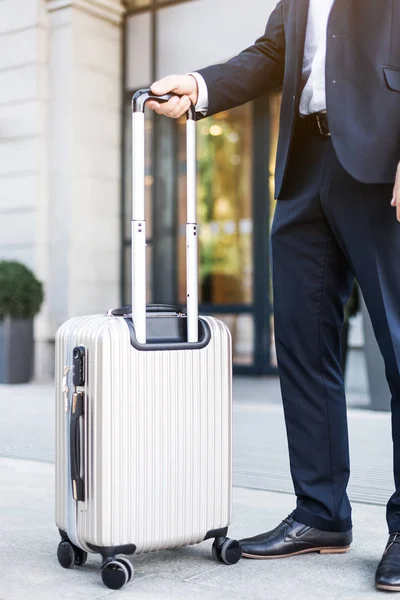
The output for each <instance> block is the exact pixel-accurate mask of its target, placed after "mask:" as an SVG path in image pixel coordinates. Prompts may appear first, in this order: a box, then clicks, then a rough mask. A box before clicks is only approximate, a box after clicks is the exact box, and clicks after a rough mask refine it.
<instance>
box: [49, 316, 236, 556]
mask: <svg viewBox="0 0 400 600" xmlns="http://www.w3.org/2000/svg"><path fill="white" fill-rule="evenodd" d="M203 319H204V321H206V322H207V323H208V325H209V327H210V329H211V341H210V343H209V344H208V345H207V346H206V347H205V348H203V349H196V350H167V351H139V350H136V349H135V348H134V347H133V346H132V345H131V340H130V332H129V328H128V326H127V323H126V322H125V320H124V319H122V318H119V317H113V316H104V315H95V316H88V317H79V318H74V319H71V320H69V321H67V322H66V323H64V325H62V326H61V327H60V329H59V331H58V333H57V338H56V420H57V430H56V523H57V526H58V528H59V529H60V530H63V531H65V532H66V533H67V534H68V536H69V537H70V539H71V540H72V541H74V543H76V544H78V545H79V546H80V547H81V548H83V549H85V550H89V551H90V547H88V544H91V545H93V546H98V547H110V546H111V547H115V546H123V545H126V544H134V545H135V546H136V552H137V553H141V552H148V551H152V550H161V549H166V548H174V547H179V546H185V545H189V544H195V543H198V542H201V541H202V540H203V539H204V537H205V536H206V534H207V532H208V531H210V530H218V529H221V528H225V527H227V526H228V525H229V523H230V521H231V487H232V480H231V479H232V475H231V473H232V464H231V463H232V453H231V436H232V433H231V429H232V425H231V423H232V376H231V373H232V364H231V337H230V333H229V330H228V329H227V327H226V326H225V325H224V324H223V323H222V322H221V321H218V320H217V319H215V318H212V317H204V318H203ZM79 345H82V346H84V347H85V348H86V382H85V386H84V391H85V416H84V418H83V423H84V426H83V429H84V435H83V439H84V444H83V447H84V479H85V488H86V489H85V501H84V502H76V501H75V500H74V499H73V496H72V487H71V478H70V465H69V434H68V431H69V420H70V414H71V397H72V396H71V395H72V368H71V367H72V352H73V348H74V347H75V346H79ZM65 367H70V370H69V372H68V374H67V376H66V378H65V377H64V369H65ZM65 383H67V385H68V388H69V391H68V393H67V397H68V412H66V408H67V406H66V394H65V392H64V386H65ZM74 530H75V531H74Z"/></svg>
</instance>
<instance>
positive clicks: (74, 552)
mask: <svg viewBox="0 0 400 600" xmlns="http://www.w3.org/2000/svg"><path fill="white" fill-rule="evenodd" d="M87 556H88V555H87V552H85V551H84V550H81V549H80V548H77V547H76V546H75V545H74V544H72V542H70V541H69V540H62V541H61V542H60V543H59V544H58V548H57V558H58V562H59V563H60V565H61V566H62V567H63V569H71V568H72V567H74V566H75V567H81V566H82V565H84V564H85V562H86V561H87Z"/></svg>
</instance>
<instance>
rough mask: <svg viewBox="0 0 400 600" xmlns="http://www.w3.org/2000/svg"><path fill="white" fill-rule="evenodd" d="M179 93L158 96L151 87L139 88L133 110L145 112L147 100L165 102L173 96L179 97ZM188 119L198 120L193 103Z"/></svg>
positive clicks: (187, 114)
mask: <svg viewBox="0 0 400 600" xmlns="http://www.w3.org/2000/svg"><path fill="white" fill-rule="evenodd" d="M179 97H180V96H178V95H177V94H164V95H163V96H156V95H155V94H153V93H152V91H151V90H150V89H144V90H139V91H138V92H136V94H135V95H134V96H133V98H132V110H133V112H134V113H144V109H145V107H146V104H147V102H149V101H150V100H155V101H156V102H159V103H160V104H165V102H168V101H169V100H171V98H179ZM186 116H187V119H188V121H195V120H196V110H195V108H194V106H193V104H192V105H191V106H190V108H189V110H188V111H187V113H186Z"/></svg>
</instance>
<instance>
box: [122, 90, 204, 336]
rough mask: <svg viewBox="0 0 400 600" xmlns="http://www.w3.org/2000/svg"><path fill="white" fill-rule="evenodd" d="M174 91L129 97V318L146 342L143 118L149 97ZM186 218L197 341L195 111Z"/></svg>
mask: <svg viewBox="0 0 400 600" xmlns="http://www.w3.org/2000/svg"><path fill="white" fill-rule="evenodd" d="M172 96H174V94H166V95H165V96H154V94H152V93H151V90H150V89H146V90H140V91H139V92H137V93H136V94H135V95H134V96H133V99H132V193H133V198H132V321H133V324H134V327H135V333H136V337H137V340H138V342H139V343H141V344H146V341H147V338H146V220H145V120H144V109H145V106H146V102H147V101H148V100H157V101H158V102H167V101H168V100H169V99H170V98H171V97H172ZM186 160H187V218H186V221H187V223H186V286H187V287H186V297H187V300H186V301H187V319H188V339H187V341H188V342H189V343H196V342H197V341H198V329H199V326H198V319H199V299H198V263H197V256H198V249H197V246H198V242H197V223H196V170H197V165H196V113H195V109H194V107H193V106H191V108H190V109H189V110H188V112H187V119H186Z"/></svg>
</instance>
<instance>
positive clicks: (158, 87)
mask: <svg viewBox="0 0 400 600" xmlns="http://www.w3.org/2000/svg"><path fill="white" fill-rule="evenodd" d="M150 89H151V91H152V92H153V94H155V95H156V96H163V95H164V94H168V93H169V92H173V91H174V90H175V89H176V77H175V76H174V75H172V76H168V77H164V79H161V80H160V81H155V82H154V83H153V85H152V86H151V88H150Z"/></svg>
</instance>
